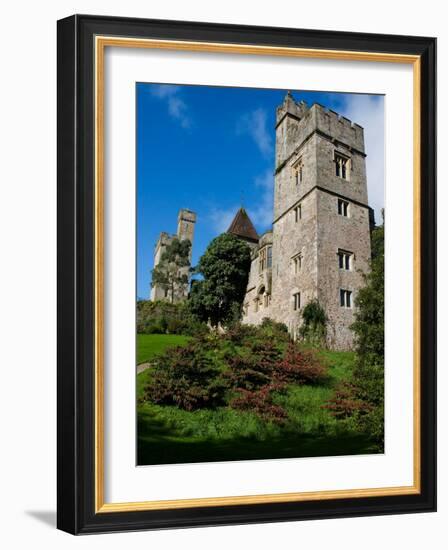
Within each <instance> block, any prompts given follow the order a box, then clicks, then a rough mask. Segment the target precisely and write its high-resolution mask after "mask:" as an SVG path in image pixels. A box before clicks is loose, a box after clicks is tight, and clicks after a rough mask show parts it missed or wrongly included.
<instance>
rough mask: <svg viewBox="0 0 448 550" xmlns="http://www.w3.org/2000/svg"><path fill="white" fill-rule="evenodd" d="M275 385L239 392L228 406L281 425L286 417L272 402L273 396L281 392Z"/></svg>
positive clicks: (279, 407)
mask: <svg viewBox="0 0 448 550" xmlns="http://www.w3.org/2000/svg"><path fill="white" fill-rule="evenodd" d="M281 389H282V387H281V386H279V385H277V384H269V385H267V386H264V387H262V388H261V389H259V390H257V391H248V390H240V393H239V395H238V396H237V397H235V398H234V399H232V401H231V402H230V406H231V407H232V408H233V409H237V410H240V411H248V412H252V413H255V414H256V415H257V416H260V417H261V418H263V419H264V420H268V421H271V422H276V423H279V424H283V423H284V422H285V421H286V420H287V418H288V415H287V413H286V411H285V409H284V408H283V407H281V406H280V405H276V404H275V403H274V402H273V394H274V392H276V391H279V390H281Z"/></svg>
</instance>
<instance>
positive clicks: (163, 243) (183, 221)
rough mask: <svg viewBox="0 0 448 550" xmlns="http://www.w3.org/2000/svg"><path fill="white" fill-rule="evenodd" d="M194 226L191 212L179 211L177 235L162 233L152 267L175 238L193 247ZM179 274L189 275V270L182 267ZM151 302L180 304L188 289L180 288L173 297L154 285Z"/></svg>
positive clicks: (165, 290)
mask: <svg viewBox="0 0 448 550" xmlns="http://www.w3.org/2000/svg"><path fill="white" fill-rule="evenodd" d="M195 224H196V214H195V213H194V212H192V211H191V210H187V209H186V208H182V209H181V210H179V214H178V216H177V233H176V234H175V235H171V234H169V233H165V232H164V231H162V233H160V236H159V238H158V240H157V243H156V246H155V251H154V267H156V266H157V265H158V264H159V262H160V260H161V258H162V254H163V252H164V251H165V249H166V247H167V246H168V245H170V244H171V243H172V242H173V239H175V238H177V239H179V240H180V241H184V240H186V239H188V240H189V241H190V242H191V244H192V245H193V237H194V226H195ZM190 262H191V249H190ZM179 271H180V272H181V273H182V272H184V273H185V274H186V275H189V268H188V267H182V268H181V269H180V270H179ZM150 296H151V300H152V301H155V300H170V301H172V302H181V301H182V300H185V299H186V298H188V288H185V287H183V288H180V289H176V290H175V291H174V296H170V295H169V291H168V289H166V288H164V287H163V286H162V285H159V284H155V285H152V286H151V295H150Z"/></svg>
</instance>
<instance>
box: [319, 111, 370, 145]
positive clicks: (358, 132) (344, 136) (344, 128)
mask: <svg viewBox="0 0 448 550" xmlns="http://www.w3.org/2000/svg"><path fill="white" fill-rule="evenodd" d="M311 111H312V112H313V115H314V118H315V121H316V129H318V130H320V131H321V132H323V133H324V134H327V135H329V136H331V137H332V138H333V139H335V140H337V141H341V142H342V143H344V144H346V145H348V146H349V147H354V148H355V149H357V150H358V151H360V152H362V153H363V152H364V150H365V149H364V128H363V127H362V126H360V125H359V124H357V123H356V122H352V121H351V120H350V119H349V118H347V117H345V116H343V115H341V114H339V113H337V112H336V111H333V110H332V109H328V108H327V107H324V106H323V105H321V104H320V103H314V104H313V105H312V106H311Z"/></svg>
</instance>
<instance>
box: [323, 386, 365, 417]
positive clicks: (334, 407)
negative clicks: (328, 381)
mask: <svg viewBox="0 0 448 550" xmlns="http://www.w3.org/2000/svg"><path fill="white" fill-rule="evenodd" d="M324 407H325V408H326V409H328V410H329V411H331V413H332V415H333V416H334V417H335V418H338V419H342V420H345V419H347V418H351V417H353V416H356V417H358V416H360V415H364V414H367V413H368V412H370V411H371V407H370V405H369V404H368V403H366V402H365V401H362V400H361V399H359V398H358V397H357V388H356V386H354V385H353V384H352V383H350V382H342V383H340V384H339V385H338V386H337V387H336V391H335V392H334V395H333V397H332V399H331V400H330V401H329V402H328V403H327V404H326V405H324Z"/></svg>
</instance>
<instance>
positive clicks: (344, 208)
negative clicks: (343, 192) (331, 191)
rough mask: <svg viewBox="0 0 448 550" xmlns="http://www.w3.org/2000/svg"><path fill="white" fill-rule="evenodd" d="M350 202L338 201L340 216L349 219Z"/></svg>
mask: <svg viewBox="0 0 448 550" xmlns="http://www.w3.org/2000/svg"><path fill="white" fill-rule="evenodd" d="M348 205H349V203H348V201H344V200H343V199H338V214H339V215H340V216H344V217H346V218H347V217H348Z"/></svg>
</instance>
